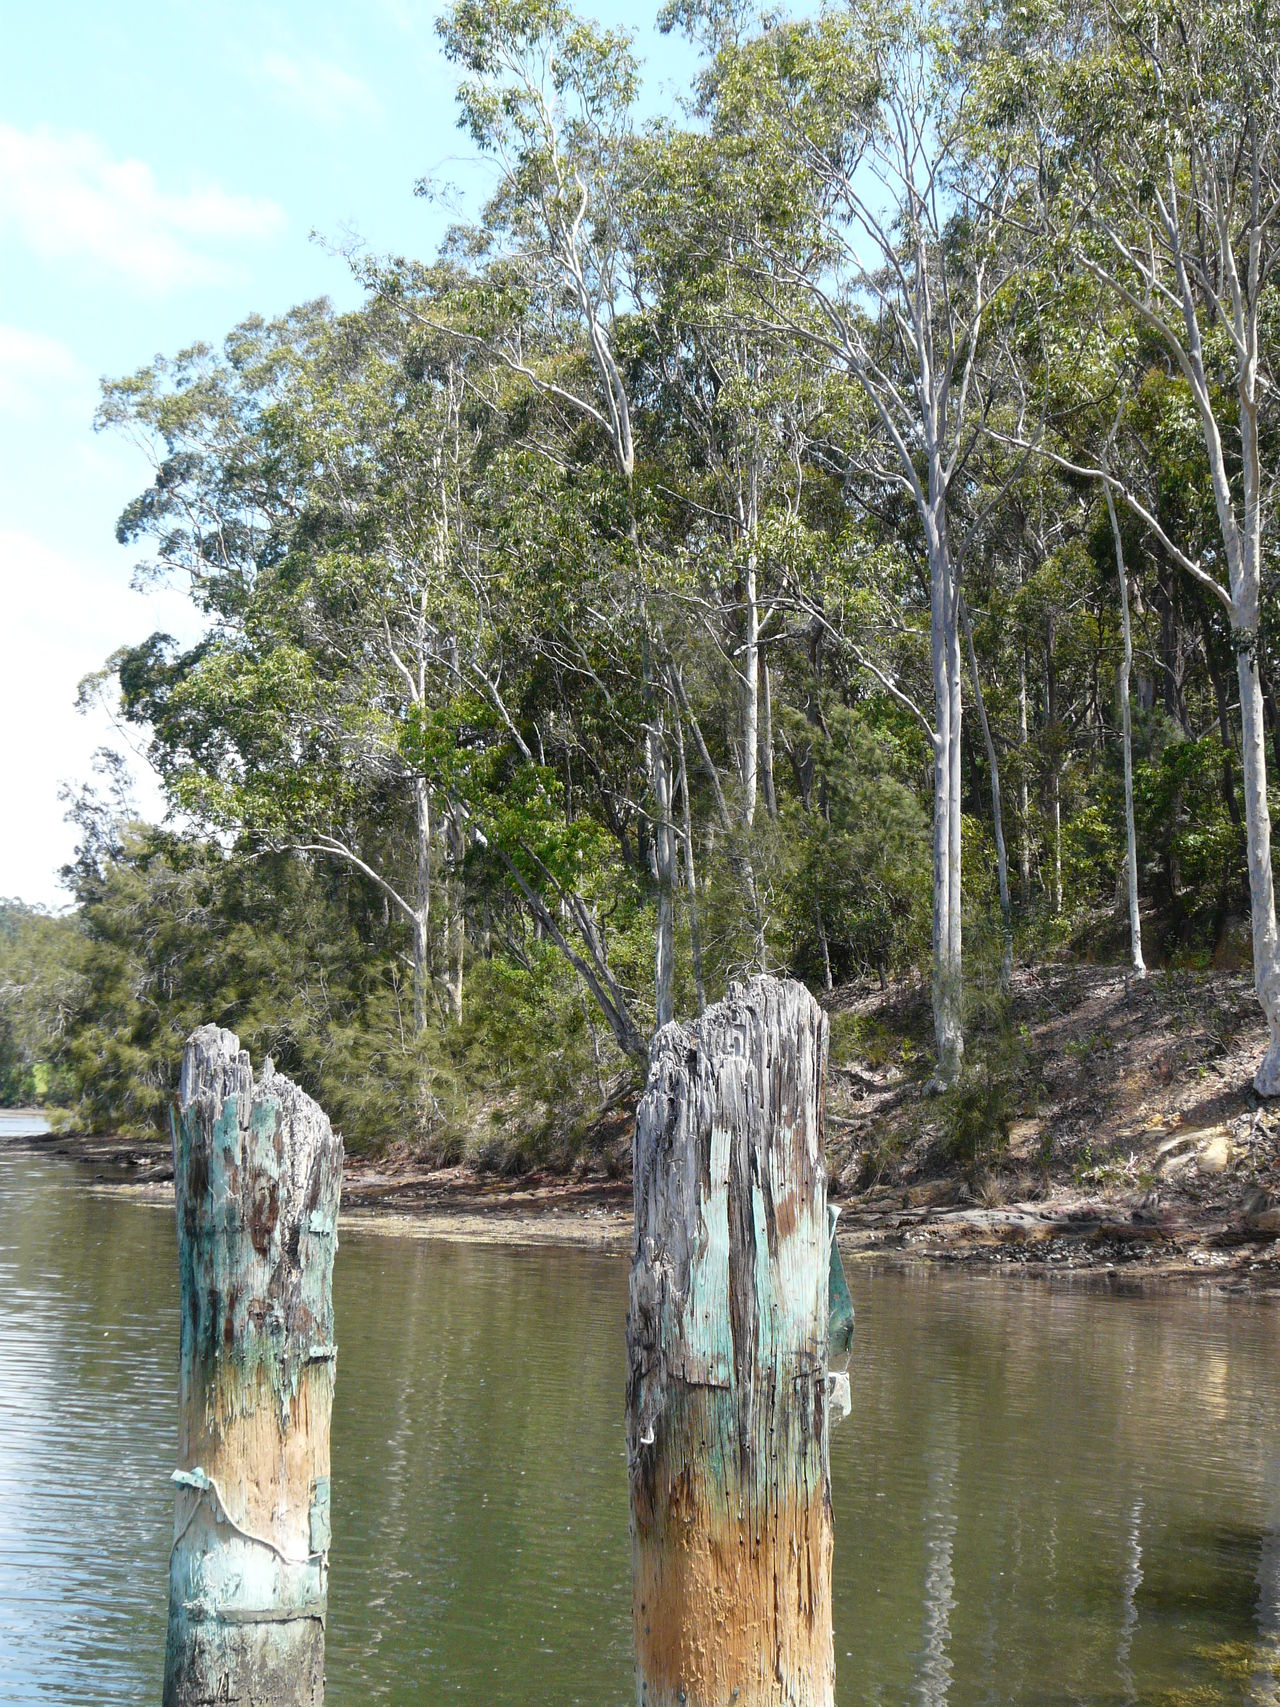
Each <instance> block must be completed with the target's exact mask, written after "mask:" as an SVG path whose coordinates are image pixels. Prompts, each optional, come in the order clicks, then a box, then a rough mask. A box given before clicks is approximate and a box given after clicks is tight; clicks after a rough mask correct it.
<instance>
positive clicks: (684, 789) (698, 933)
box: [675, 711, 707, 1013]
mask: <svg viewBox="0 0 1280 1707" xmlns="http://www.w3.org/2000/svg"><path fill="white" fill-rule="evenodd" d="M675 723H676V756H677V758H678V759H679V761H680V775H679V777H678V779H677V780H678V783H679V787H680V819H681V839H682V841H683V843H684V877H685V892H686V894H687V895H688V897H689V952H690V954H691V955H692V957H693V984H694V991H695V994H696V995H697V999H698V1012H699V1013H701V1012H702V1010H703V1009H704V1008H705V1007H706V1005H707V986H706V983H705V981H704V979H703V975H702V926H701V923H700V921H699V918H698V873H697V868H696V866H695V864H694V858H693V808H692V806H691V805H690V801H689V765H688V761H687V760H686V758H685V752H684V724H683V722H682V721H681V718H680V713H679V711H677V712H676V718H675Z"/></svg>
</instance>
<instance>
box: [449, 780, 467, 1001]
mask: <svg viewBox="0 0 1280 1707" xmlns="http://www.w3.org/2000/svg"><path fill="white" fill-rule="evenodd" d="M449 848H450V853H451V856H452V861H453V870H452V872H451V873H450V875H449V1014H450V1017H451V1018H452V1020H453V1023H454V1024H455V1025H461V1024H462V992H463V977H464V974H465V965H466V952H467V928H466V914H465V911H464V908H463V901H464V896H465V887H464V882H463V872H462V867H463V861H464V860H465V858H466V851H467V842H466V835H465V832H464V831H463V827H462V824H461V823H460V822H459V820H458V817H457V814H454V815H453V816H451V818H450V820H449Z"/></svg>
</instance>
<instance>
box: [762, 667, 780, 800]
mask: <svg viewBox="0 0 1280 1707" xmlns="http://www.w3.org/2000/svg"><path fill="white" fill-rule="evenodd" d="M760 792H761V793H762V794H763V795H764V809H765V811H766V812H767V813H768V814H769V816H770V818H776V817H777V816H778V790H777V786H776V785H775V783H774V780H773V686H772V683H771V682H770V680H769V666H768V664H767V663H766V662H765V660H764V656H763V654H761V658H760Z"/></svg>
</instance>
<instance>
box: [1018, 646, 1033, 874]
mask: <svg viewBox="0 0 1280 1707" xmlns="http://www.w3.org/2000/svg"><path fill="white" fill-rule="evenodd" d="M1027 739H1028V737H1027V649H1026V647H1025V646H1020V647H1019V648H1018V746H1019V749H1020V751H1021V755H1022V767H1021V768H1022V776H1021V778H1020V780H1019V783H1018V794H1019V799H1018V806H1019V809H1020V813H1021V817H1022V838H1021V846H1020V847H1019V849H1018V887H1019V889H1020V891H1021V894H1022V905H1023V906H1024V907H1029V906H1030V905H1031V791H1030V789H1029V787H1028V786H1027Z"/></svg>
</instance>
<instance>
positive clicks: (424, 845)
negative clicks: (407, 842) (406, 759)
mask: <svg viewBox="0 0 1280 1707" xmlns="http://www.w3.org/2000/svg"><path fill="white" fill-rule="evenodd" d="M415 787H416V799H415V807H416V814H415V816H416V829H417V842H418V846H417V890H416V894H415V897H414V902H415V904H414V911H413V1029H414V1031H415V1032H416V1033H417V1034H418V1036H419V1037H421V1035H422V1033H423V1032H424V1031H425V1030H426V1029H427V1010H428V1007H429V1005H430V1001H431V791H430V789H429V788H428V787H427V785H426V782H425V781H424V780H423V778H422V777H419V778H418V779H417V782H416V785H415Z"/></svg>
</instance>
